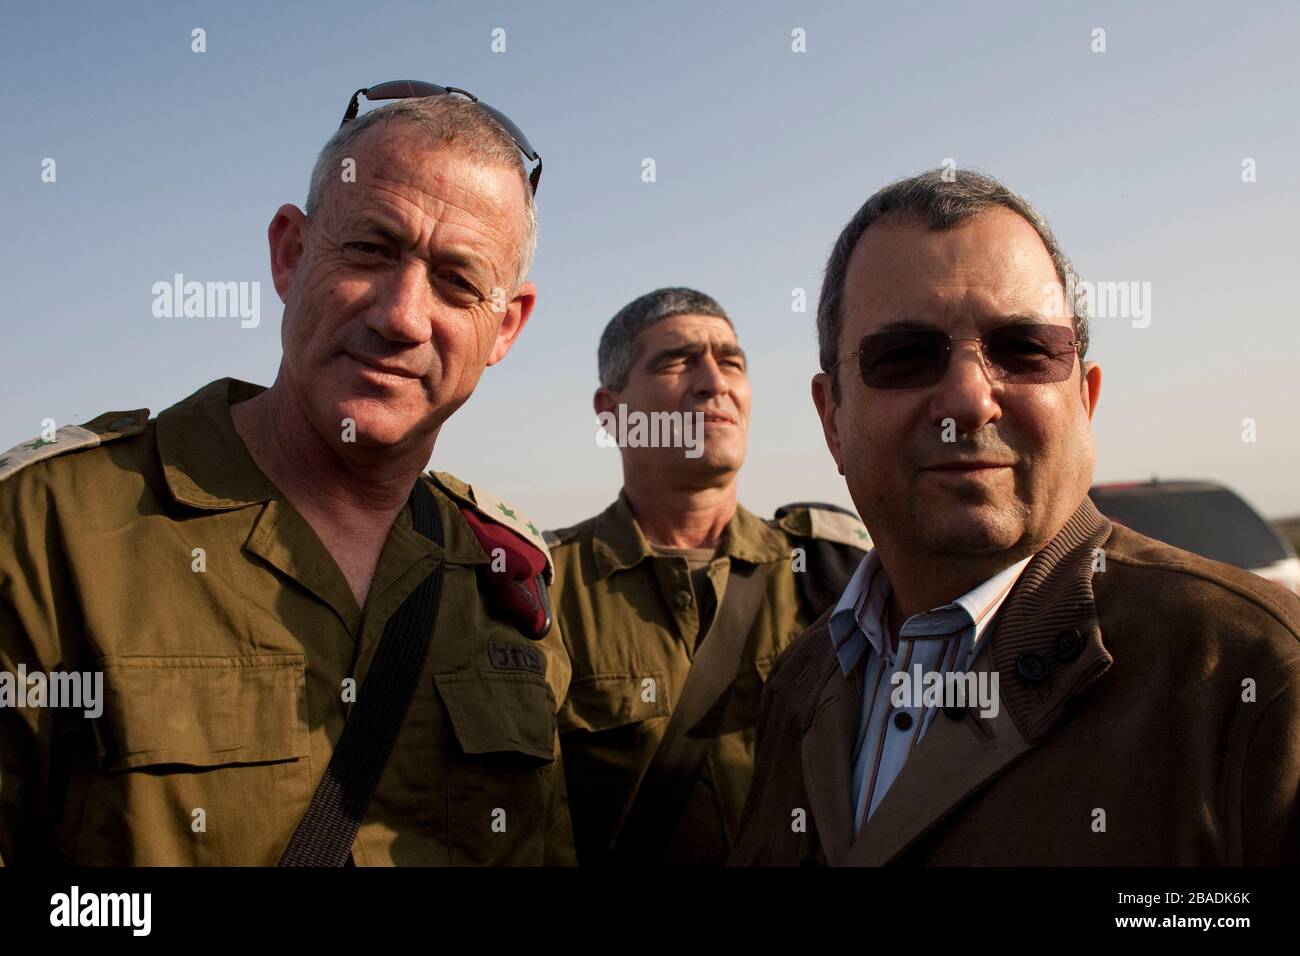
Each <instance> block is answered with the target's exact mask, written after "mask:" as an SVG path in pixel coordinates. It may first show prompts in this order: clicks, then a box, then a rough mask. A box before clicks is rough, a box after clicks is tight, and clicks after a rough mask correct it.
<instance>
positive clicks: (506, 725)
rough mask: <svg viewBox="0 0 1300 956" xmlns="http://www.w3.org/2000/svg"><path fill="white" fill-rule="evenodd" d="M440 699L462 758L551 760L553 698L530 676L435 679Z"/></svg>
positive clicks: (461, 675)
mask: <svg viewBox="0 0 1300 956" xmlns="http://www.w3.org/2000/svg"><path fill="white" fill-rule="evenodd" d="M434 683H435V685H436V686H437V688H438V694H439V695H440V696H441V697H442V702H443V704H444V705H445V706H446V708H447V715H448V717H450V719H451V725H452V728H453V730H454V731H455V734H456V741H457V742H458V743H459V744H460V749H461V751H462V752H463V753H465V754H466V755H469V756H476V755H482V754H517V755H520V756H523V757H531V758H534V759H535V760H545V761H550V760H553V759H554V757H555V698H554V696H553V695H552V694H551V689H550V686H549V685H548V684H547V683H546V681H545V679H543V678H542V677H540V676H536V675H533V674H523V673H520V674H484V673H479V672H474V671H471V672H466V673H459V674H438V675H437V676H436V677H435V678H434Z"/></svg>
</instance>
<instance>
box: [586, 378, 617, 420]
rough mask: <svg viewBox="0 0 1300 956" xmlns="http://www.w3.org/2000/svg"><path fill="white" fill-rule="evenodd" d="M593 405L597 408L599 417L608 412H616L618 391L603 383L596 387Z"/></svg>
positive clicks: (592, 398)
mask: <svg viewBox="0 0 1300 956" xmlns="http://www.w3.org/2000/svg"><path fill="white" fill-rule="evenodd" d="M591 407H592V408H593V409H594V410H595V412H596V416H597V417H600V416H601V415H603V414H605V413H606V412H609V413H610V414H615V410H616V409H617V408H618V392H616V391H614V390H613V389H610V388H606V387H605V386H603V385H602V386H601V387H600V388H598V389H596V394H595V395H593V396H591Z"/></svg>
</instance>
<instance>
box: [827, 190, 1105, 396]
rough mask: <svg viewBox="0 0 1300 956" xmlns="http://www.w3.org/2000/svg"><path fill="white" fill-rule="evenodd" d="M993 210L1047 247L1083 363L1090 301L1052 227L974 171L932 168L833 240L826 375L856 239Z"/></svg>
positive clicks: (874, 201) (952, 222)
mask: <svg viewBox="0 0 1300 956" xmlns="http://www.w3.org/2000/svg"><path fill="white" fill-rule="evenodd" d="M994 206H1003V207H1005V208H1007V209H1010V210H1011V211H1012V212H1014V213H1016V214H1017V215H1019V216H1020V217H1021V218H1022V219H1024V220H1025V221H1026V222H1028V223H1029V224H1030V225H1031V226H1033V227H1034V231H1035V232H1037V233H1038V238H1040V239H1041V240H1043V245H1044V246H1046V247H1047V254H1048V255H1049V256H1051V259H1052V265H1053V266H1054V267H1055V269H1056V277H1057V278H1058V279H1059V280H1060V281H1061V287H1062V288H1063V289H1064V290H1065V295H1066V298H1067V300H1068V301H1069V305H1070V309H1071V312H1072V313H1073V315H1072V319H1073V324H1074V337H1075V339H1076V340H1077V341H1078V343H1079V359H1080V361H1082V359H1083V356H1084V354H1085V353H1086V352H1087V350H1088V314H1087V307H1088V300H1087V293H1086V290H1084V289H1083V287H1082V286H1081V285H1080V283H1079V277H1078V275H1077V274H1076V273H1075V271H1074V267H1073V266H1072V265H1071V264H1070V260H1069V259H1067V258H1066V256H1065V253H1064V252H1062V251H1061V247H1060V245H1058V244H1057V241H1056V237H1055V236H1054V235H1052V230H1051V227H1050V226H1048V224H1047V220H1046V219H1044V218H1043V217H1042V215H1041V214H1040V213H1039V212H1038V210H1037V209H1035V208H1034V207H1033V205H1031V204H1030V202H1029V200H1027V199H1025V198H1024V197H1022V196H1020V195H1017V194H1016V193H1014V192H1012V191H1011V190H1010V189H1008V188H1007V187H1006V186H1003V185H1002V184H1001V183H1000V182H998V181H997V180H996V179H994V178H993V177H992V176H986V175H985V174H983V173H979V172H976V171H974V170H971V169H958V170H955V171H949V170H947V169H931V170H929V171H927V172H924V173H921V174H920V175H919V176H912V177H910V178H908V179H900V180H898V182H895V183H891V184H889V185H888V186H886V187H885V188H884V189H881V190H879V191H878V192H877V193H876V194H875V195H873V196H872V197H871V198H870V199H868V200H867V201H866V202H865V203H863V204H862V208H861V209H859V210H858V211H857V212H856V213H855V214H854V216H853V218H852V219H850V220H849V223H848V225H847V226H845V227H844V230H843V231H842V232H841V233H840V237H839V239H837V240H836V241H835V247H834V248H833V249H832V250H831V255H830V259H829V260H827V262H826V278H825V280H824V281H823V282H822V292H821V298H820V299H819V300H818V302H817V348H818V359H819V361H820V362H821V367H822V371H823V372H829V371H830V370H831V368H832V367H834V365H835V361H836V359H838V358H839V356H838V354H837V352H838V351H839V342H840V320H841V318H842V313H843V307H844V284H845V281H846V279H847V276H848V271H849V258H850V257H851V256H852V255H853V250H854V249H855V248H856V247H857V245H858V240H860V239H861V238H862V234H863V233H864V232H866V230H867V227H868V226H870V225H871V224H872V223H874V222H877V221H878V220H880V219H883V218H884V217H886V216H892V217H895V218H897V219H915V220H919V221H920V222H921V223H923V224H924V225H925V226H927V227H928V228H929V229H932V230H934V231H936V232H942V231H945V230H948V229H953V228H955V227H957V226H960V225H962V224H963V223H966V222H968V221H970V220H971V219H974V218H975V217H976V216H978V215H980V214H981V213H984V212H986V211H988V210H989V209H990V208H992V207H994ZM831 394H832V396H833V397H834V398H835V400H836V401H838V400H839V395H840V388H839V376H834V377H833V378H832V380H831Z"/></svg>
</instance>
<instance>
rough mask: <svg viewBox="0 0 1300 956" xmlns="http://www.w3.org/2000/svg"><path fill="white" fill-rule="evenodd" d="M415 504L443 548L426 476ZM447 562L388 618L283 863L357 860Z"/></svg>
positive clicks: (418, 518) (415, 515)
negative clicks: (355, 848)
mask: <svg viewBox="0 0 1300 956" xmlns="http://www.w3.org/2000/svg"><path fill="white" fill-rule="evenodd" d="M410 502H411V522H412V524H414V525H415V529H416V530H417V531H419V532H420V533H421V534H422V535H424V536H425V537H426V538H432V539H433V541H434V542H435V543H437V544H438V545H439V546H441V545H442V544H443V534H442V516H441V515H440V514H439V513H438V504H437V502H436V501H434V498H433V492H431V491H430V490H429V487H428V485H426V484H425V483H424V479H423V478H422V477H421V478H417V479H416V481H415V487H414V488H413V489H412V490H411V499H410ZM445 567H446V562H445V561H440V562H439V563H438V566H437V567H435V568H434V569H433V572H432V573H431V574H430V575H429V576H428V577H427V578H425V579H424V580H423V581H421V582H420V584H419V586H418V587H416V589H415V590H414V591H412V592H411V593H410V594H409V595H407V597H406V600H405V601H403V602H402V604H401V606H400V607H398V609H397V611H396V613H394V614H393V616H392V617H391V618H389V620H388V626H387V627H385V628H384V636H383V638H382V639H381V640H380V642H379V647H378V648H376V649H375V658H374V661H373V662H372V663H371V665H370V670H369V671H368V672H367V673H366V680H365V683H364V684H363V685H362V687H361V693H360V694H358V695H357V702H356V704H355V705H354V707H353V708H352V713H351V715H350V716H349V717H348V720H347V723H345V724H344V725H343V736H342V737H340V738H339V743H338V746H337V747H335V748H334V754H333V756H331V757H330V762H329V766H327V767H326V768H325V776H324V777H322V778H321V782H320V783H319V784H318V785H317V787H316V792H315V793H314V794H313V795H312V798H311V804H310V805H309V806H308V807H307V813H306V815H305V816H304V817H303V818H302V820H301V821H299V823H298V828H297V829H296V830H294V833H293V836H292V837H291V838H290V840H289V844H288V846H287V847H285V850H284V855H283V856H281V857H280V866H345V865H347V864H348V863H350V862H351V861H352V842H353V841H354V840H355V839H356V838H357V830H359V829H360V828H361V821H362V820H363V819H365V816H366V809H367V808H368V807H369V806H370V798H371V797H373V796H374V794H375V788H376V787H377V786H378V785H379V778H380V776H382V775H383V772H384V766H385V765H386V764H387V763H388V758H389V756H390V755H391V754H392V752H393V743H394V742H395V741H396V740H397V732H398V731H399V730H400V729H401V727H402V721H403V720H405V719H406V711H407V710H408V709H409V708H410V706H411V698H412V697H413V696H414V695H415V688H416V685H417V684H418V683H419V679H420V674H421V673H422V672H423V670H424V659H425V658H426V657H427V656H428V653H429V644H430V643H431V642H432V640H433V630H434V627H435V626H436V625H437V622H438V607H439V605H440V604H441V603H442V574H443V570H444V569H445Z"/></svg>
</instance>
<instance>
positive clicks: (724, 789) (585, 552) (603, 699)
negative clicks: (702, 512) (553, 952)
mask: <svg viewBox="0 0 1300 956" xmlns="http://www.w3.org/2000/svg"><path fill="white" fill-rule="evenodd" d="M547 542H548V544H549V545H550V548H551V555H552V559H553V561H554V565H555V581H554V584H553V585H552V588H551V594H552V602H553V604H554V613H555V619H556V622H557V624H559V626H560V631H561V633H562V635H563V638H564V641H565V644H566V647H567V650H568V653H569V657H570V659H571V661H572V665H573V676H572V680H571V683H570V685H569V693H568V698H567V700H566V701H565V703H564V704H563V706H562V707H561V709H560V713H559V718H558V719H559V730H560V743H561V749H562V753H563V757H564V768H565V775H566V777H567V782H568V791H569V805H570V811H571V815H572V820H573V831H574V840H575V844H576V847H577V852H578V862H579V864H586V865H590V864H593V863H602V862H611V861H614V860H618V861H620V862H629V863H645V864H660V863H662V864H665V865H682V864H685V865H691V864H695V865H718V866H721V865H723V864H724V863H725V862H726V859H727V854H728V852H729V850H730V847H731V841H732V839H733V838H734V836H735V833H736V827H737V824H738V822H739V820H740V814H741V810H742V809H743V807H744V802H745V796H746V794H747V792H748V790H749V783H750V779H751V777H752V775H753V764H754V724H755V721H756V719H757V715H758V699H759V694H760V693H761V691H762V689H763V683H764V681H765V680H766V678H767V674H768V672H769V671H770V670H771V667H772V664H773V662H774V661H775V660H776V658H777V657H778V656H779V655H780V654H781V652H782V651H784V650H785V648H786V647H787V645H789V644H790V642H791V641H792V640H793V639H794V638H796V637H797V636H798V635H799V634H800V633H801V632H802V631H803V630H804V628H806V627H807V626H808V625H809V624H810V623H811V622H812V621H813V620H815V619H816V618H817V617H818V615H819V614H820V613H821V612H822V611H823V610H825V607H826V606H828V604H829V603H830V602H833V600H834V598H835V597H836V596H838V593H839V590H840V589H841V588H840V587H837V585H839V586H842V584H843V581H845V580H847V577H848V575H849V574H851V573H852V571H853V568H855V567H856V566H857V563H858V561H860V560H861V558H862V556H863V554H864V553H865V551H866V549H867V548H868V547H870V539H869V538H868V536H867V533H866V530H865V529H864V528H863V527H862V525H861V523H860V522H859V521H858V519H857V517H856V516H855V515H851V514H849V513H847V512H841V511H839V510H838V509H831V508H829V507H828V506H804V505H797V506H790V507H788V508H784V509H781V511H779V512H778V517H777V518H776V519H775V520H770V521H769V520H764V519H761V518H758V517H757V516H755V515H754V514H752V513H750V512H749V511H747V510H746V509H745V508H743V507H740V506H737V508H736V513H735V515H734V516H733V517H732V519H731V521H730V522H729V523H728V525H727V527H726V529H725V530H724V532H723V535H722V538H721V540H720V542H719V544H718V547H717V549H716V551H715V550H714V549H698V550H696V549H670V548H660V547H657V546H656V545H653V544H651V543H650V542H649V541H648V540H647V539H646V537H645V535H644V533H643V532H642V531H641V528H640V526H639V525H638V524H637V521H636V518H635V516H634V515H633V513H632V509H631V507H630V506H629V504H628V501H627V498H626V497H625V496H624V495H623V493H621V492H620V494H619V497H618V500H617V501H615V502H614V503H613V504H612V505H610V506H609V507H608V508H607V509H605V511H603V512H602V513H601V514H599V515H597V516H596V517H594V518H590V519H588V520H587V521H584V522H582V523H581V524H578V525H575V526H573V527H571V528H566V529H563V530H560V531H556V532H548V534H547ZM730 581H735V582H737V585H736V586H735V587H733V588H731V589H730V590H729V589H728V584H729V582H730ZM742 581H745V582H746V583H741V582H742ZM729 595H730V596H731V601H730V603H728V600H729ZM742 605H743V606H742ZM711 628H712V630H711ZM706 637H707V638H708V639H709V641H710V642H714V643H713V644H712V645H711V654H710V655H706V657H705V658H704V660H707V661H709V663H708V665H707V667H706V666H704V665H702V666H701V668H697V669H696V670H695V671H694V672H693V670H692V665H693V663H694V662H695V660H696V657H697V655H698V654H699V653H700V651H701V648H702V646H703V642H704V640H705V638H706ZM728 648H730V650H728ZM720 654H721V657H719V655H720ZM706 671H707V673H706ZM688 675H693V676H692V678H691V685H692V686H691V693H690V694H689V695H688V697H687V699H688V700H689V701H691V704H689V705H688V706H687V707H686V708H684V710H683V714H682V715H679V718H678V722H677V725H676V726H674V727H673V730H672V732H671V733H669V734H668V738H667V740H666V741H665V732H666V731H668V730H669V727H670V721H671V719H672V717H673V714H674V709H675V708H676V707H677V705H678V703H679V701H681V700H682V699H683V692H684V691H685V690H686V689H687V678H688ZM688 712H689V713H690V714H691V717H690V720H689V726H686V725H684V724H683V722H682V718H683V717H684V716H685V715H686V713H688ZM661 744H663V746H662V747H661ZM661 750H662V751H663V752H661V753H659V754H658V756H656V753H657V752H658V751H661ZM638 791H641V793H640V797H639V798H638Z"/></svg>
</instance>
